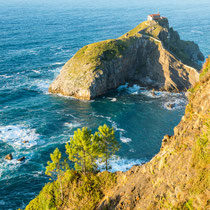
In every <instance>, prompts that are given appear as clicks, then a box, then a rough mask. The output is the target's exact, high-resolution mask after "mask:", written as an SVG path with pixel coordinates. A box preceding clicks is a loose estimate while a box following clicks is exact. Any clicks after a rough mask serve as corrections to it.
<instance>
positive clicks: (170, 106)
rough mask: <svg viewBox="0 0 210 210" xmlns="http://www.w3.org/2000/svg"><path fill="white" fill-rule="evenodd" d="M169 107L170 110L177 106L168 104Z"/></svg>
mask: <svg viewBox="0 0 210 210" xmlns="http://www.w3.org/2000/svg"><path fill="white" fill-rule="evenodd" d="M167 107H168V108H169V109H173V108H174V107H175V104H168V105H167Z"/></svg>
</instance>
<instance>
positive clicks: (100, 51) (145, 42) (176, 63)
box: [49, 20, 203, 100]
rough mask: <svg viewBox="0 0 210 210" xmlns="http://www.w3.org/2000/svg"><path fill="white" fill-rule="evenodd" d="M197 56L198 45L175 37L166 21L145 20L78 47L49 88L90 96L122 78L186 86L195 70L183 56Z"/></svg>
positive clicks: (169, 87)
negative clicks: (115, 36)
mask: <svg viewBox="0 0 210 210" xmlns="http://www.w3.org/2000/svg"><path fill="white" fill-rule="evenodd" d="M178 43H179V45H181V44H182V45H183V46H184V45H186V46H187V47H186V46H184V47H182V48H184V51H183V50H182V48H181V49H180V50H179V51H178V50H177V49H176V46H177V45H178ZM180 43H181V44H180ZM183 43H184V44H183ZM186 43H188V44H186ZM192 48H193V50H192ZM192 52H193V54H192ZM202 59H203V55H202V53H201V52H200V50H199V48H198V46H197V45H196V44H194V43H192V42H191V43H189V42H185V41H182V40H180V38H179V35H178V33H177V32H174V31H173V30H172V29H170V28H169V25H168V22H167V20H160V21H159V22H155V21H145V22H143V23H141V24H140V25H138V26H137V27H136V28H134V29H133V30H131V31H130V32H128V33H126V34H125V35H123V36H122V37H120V38H118V39H113V40H106V41H102V42H98V43H93V44H90V45H87V46H85V47H83V48H82V49H80V50H79V51H78V52H77V53H76V54H75V55H74V56H73V57H72V58H71V59H70V60H69V61H68V62H67V63H66V64H65V65H64V67H63V68H62V70H61V72H60V75H59V76H58V77H57V78H56V80H55V81H54V82H53V83H52V84H51V85H50V87H49V92H51V93H58V94H62V95H65V96H73V97H76V98H79V99H87V100H90V99H92V98H95V97H97V96H99V95H102V94H105V93H106V92H107V91H108V90H110V89H114V88H117V87H118V86H119V85H122V84H125V83H126V82H129V83H137V84H140V85H143V86H146V87H150V88H155V89H159V90H167V91H176V92H177V91H185V90H186V89H188V88H189V87H191V85H194V84H195V82H196V81H198V77H199V74H198V71H197V70H196V69H195V68H193V67H190V66H187V65H185V64H184V63H183V62H182V61H183V60H184V61H186V62H185V63H186V64H188V65H191V64H193V65H191V66H197V64H196V63H195V62H194V60H196V61H197V60H202ZM181 60H182V61H181Z"/></svg>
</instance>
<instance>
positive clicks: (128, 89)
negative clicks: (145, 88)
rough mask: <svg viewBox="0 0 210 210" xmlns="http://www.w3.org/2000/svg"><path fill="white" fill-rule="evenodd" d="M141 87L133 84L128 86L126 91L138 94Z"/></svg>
mask: <svg viewBox="0 0 210 210" xmlns="http://www.w3.org/2000/svg"><path fill="white" fill-rule="evenodd" d="M141 89H142V87H140V86H138V85H136V84H134V85H133V86H131V87H128V88H126V91H127V92H128V93H131V94H133V95H134V94H138V93H139V91H140V90H141Z"/></svg>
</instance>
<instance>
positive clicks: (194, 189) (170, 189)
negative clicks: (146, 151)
mask: <svg viewBox="0 0 210 210" xmlns="http://www.w3.org/2000/svg"><path fill="white" fill-rule="evenodd" d="M209 90H210V58H209V59H208V60H207V62H206V64H205V65H204V69H203V71H202V73H201V75H200V82H198V83H196V85H195V86H194V87H193V88H192V89H190V90H189V92H188V95H189V104H188V105H187V107H186V111H185V115H184V116H183V117H182V120H181V122H180V123H179V125H178V126H177V127H175V128H174V136H168V135H166V136H165V137H164V139H163V140H162V147H161V150H160V152H159V153H158V154H157V155H156V156H155V157H154V158H153V159H152V160H151V161H150V162H148V163H147V164H145V165H142V166H134V167H133V168H131V169H130V170H129V171H127V172H126V173H122V172H118V181H117V184H116V187H115V188H113V189H112V190H110V191H109V192H108V193H107V197H104V200H102V201H101V203H100V205H99V207H98V208H99V209H104V208H108V209H208V208H209V207H210V206H209V198H210V197H209V195H210V192H209V183H210V180H209V179H210V170H209V169H210V168H209V163H210V156H209V154H210V153H209V149H210V145H209V139H210V92H209Z"/></svg>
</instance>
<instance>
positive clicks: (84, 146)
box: [66, 127, 98, 173]
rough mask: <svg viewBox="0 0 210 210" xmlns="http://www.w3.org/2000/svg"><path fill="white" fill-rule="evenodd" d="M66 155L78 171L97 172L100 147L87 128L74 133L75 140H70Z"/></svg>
mask: <svg viewBox="0 0 210 210" xmlns="http://www.w3.org/2000/svg"><path fill="white" fill-rule="evenodd" d="M66 153H67V154H68V155H69V160H71V161H72V162H74V163H75V164H74V167H75V169H76V170H77V171H82V172H83V173H86V172H90V171H94V170H96V168H97V164H96V158H97V156H98V145H97V142H96V138H94V136H93V135H92V133H91V130H90V129H88V128H87V127H83V128H82V130H81V129H77V131H75V132H74V136H73V138H70V142H69V143H67V144H66Z"/></svg>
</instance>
